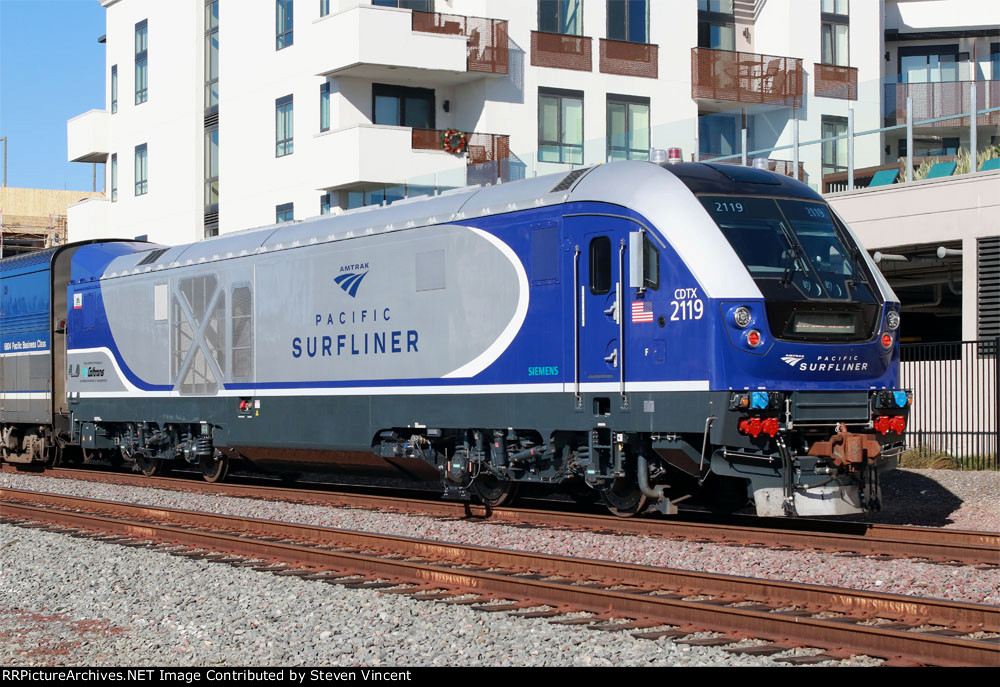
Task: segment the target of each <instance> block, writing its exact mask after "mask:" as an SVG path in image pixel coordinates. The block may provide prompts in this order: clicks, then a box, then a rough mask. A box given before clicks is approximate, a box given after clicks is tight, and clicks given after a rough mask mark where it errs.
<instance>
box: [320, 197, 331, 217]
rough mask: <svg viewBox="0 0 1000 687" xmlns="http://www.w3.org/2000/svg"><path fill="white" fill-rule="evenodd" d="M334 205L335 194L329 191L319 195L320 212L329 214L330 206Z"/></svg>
mask: <svg viewBox="0 0 1000 687" xmlns="http://www.w3.org/2000/svg"><path fill="white" fill-rule="evenodd" d="M332 205H333V194H331V193H329V192H327V193H324V194H323V195H321V196H320V197H319V214H321V215H329V214H330V207H331V206H332Z"/></svg>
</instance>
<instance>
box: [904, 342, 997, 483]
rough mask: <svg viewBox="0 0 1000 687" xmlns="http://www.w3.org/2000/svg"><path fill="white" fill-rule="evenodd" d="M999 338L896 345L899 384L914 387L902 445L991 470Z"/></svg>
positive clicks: (994, 449) (994, 461)
mask: <svg viewBox="0 0 1000 687" xmlns="http://www.w3.org/2000/svg"><path fill="white" fill-rule="evenodd" d="M998 350H1000V338H996V339H981V340H979V341H955V342H950V343H930V344H903V345H901V346H900V357H901V364H900V386H902V387H903V388H905V389H912V390H913V396H914V399H913V409H912V410H911V412H910V421H909V426H908V427H907V448H908V449H921V450H926V451H931V452H934V453H939V452H940V453H946V454H949V455H950V456H952V457H953V458H954V459H955V460H956V461H957V462H958V464H959V465H961V467H963V468H967V469H972V470H996V469H998V468H1000V464H998V461H997V446H998V443H1000V440H998V428H1000V421H998V417H997V416H998V413H1000V399H998V394H1000V367H998V366H997V352H998Z"/></svg>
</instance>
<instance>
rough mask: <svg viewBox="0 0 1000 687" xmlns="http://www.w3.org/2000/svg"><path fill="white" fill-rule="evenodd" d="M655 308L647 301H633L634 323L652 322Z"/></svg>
mask: <svg viewBox="0 0 1000 687" xmlns="http://www.w3.org/2000/svg"><path fill="white" fill-rule="evenodd" d="M652 321H653V306H652V305H651V304H650V303H647V302H646V301H632V322H633V323H635V322H652Z"/></svg>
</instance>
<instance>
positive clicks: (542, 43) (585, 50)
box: [531, 31, 593, 72]
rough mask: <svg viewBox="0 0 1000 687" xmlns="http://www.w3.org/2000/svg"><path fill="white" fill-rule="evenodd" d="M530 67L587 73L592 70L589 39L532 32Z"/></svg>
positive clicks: (586, 37)
mask: <svg viewBox="0 0 1000 687" xmlns="http://www.w3.org/2000/svg"><path fill="white" fill-rule="evenodd" d="M531 65H532V66H533V67H554V68H556V69H573V70H575V71H579V72H589V71H591V70H592V69H593V59H592V56H591V48H590V38H589V37H588V36H569V35H566V34H562V33H542V32H541V31H532V32H531Z"/></svg>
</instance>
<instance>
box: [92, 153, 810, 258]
mask: <svg viewBox="0 0 1000 687" xmlns="http://www.w3.org/2000/svg"><path fill="white" fill-rule="evenodd" d="M718 167H722V166H721V165H709V164H702V163H685V164H680V165H672V166H669V167H664V169H666V170H667V171H669V172H670V173H672V174H673V175H675V176H676V177H677V178H679V179H680V180H681V181H683V182H684V184H685V185H687V187H688V188H689V189H690V190H691V192H693V193H700V192H715V191H716V189H717V188H722V187H725V189H726V190H725V191H724V192H725V193H747V194H762V193H763V194H767V195H771V194H776V195H786V196H787V195H795V196H803V195H808V197H810V198H819V196H818V195H816V194H815V193H814V192H813V191H811V190H810V189H809V188H808V187H807V186H805V185H804V184H799V183H798V182H796V181H793V180H791V179H788V178H787V177H782V176H780V175H777V174H771V173H769V172H762V171H760V170H752V169H748V168H745V167H739V168H736V169H739V170H742V171H744V172H752V173H754V174H753V175H751V176H752V178H751V180H750V181H734V180H732V179H730V178H728V177H727V176H725V175H724V174H723V173H721V172H719V171H718V170H717V169H716V168H718ZM663 174H664V172H663V170H662V169H661V168H660V166H658V165H654V164H652V163H649V162H640V161H628V162H615V163H609V164H606V165H597V166H594V167H585V168H581V169H577V170H573V171H571V172H569V173H565V172H560V173H557V174H549V175H545V176H539V177H534V178H531V179H524V180H521V181H516V182H509V183H505V184H496V185H492V186H484V187H467V188H459V189H454V190H450V191H445V192H443V193H440V194H438V195H434V196H419V197H414V198H407V199H404V200H400V201H396V202H395V203H392V204H391V205H388V206H366V207H361V208H356V209H353V210H348V211H345V212H342V213H340V214H337V215H322V216H320V217H315V218H311V219H307V220H302V221H296V222H284V223H281V224H272V225H269V226H265V227H259V228H255V229H248V230H243V231H238V232H232V233H227V234H223V235H221V236H218V237H213V238H210V239H205V240H202V241H199V242H197V243H191V244H184V245H180V246H173V247H163V246H160V247H157V248H154V249H152V250H148V251H143V252H140V253H133V254H129V255H123V256H120V257H117V258H115V259H114V260H113V261H112V262H111V263H110V264H109V265H108V267H107V269H106V270H105V272H104V277H105V278H109V277H122V276H126V275H129V274H141V273H143V272H150V271H158V270H163V269H170V268H176V267H185V266H189V265H196V264H203V263H210V262H215V261H218V260H226V259H230V258H236V257H241V256H247V255H254V254H262V253H268V252H273V251H279V250H286V249H290V248H297V247H300V246H306V245H311V244H318V243H328V242H331V241H342V240H347V239H352V238H359V237H362V236H368V235H373V234H382V233H388V232H393V231H401V230H406V229H415V228H418V227H425V226H430V225H435V224H448V223H453V222H458V221H462V220H471V219H476V218H480V217H485V216H490V215H498V214H503V213H507V212H513V211H517V210H526V209H530V208H538V207H544V206H549V205H555V204H559V203H566V202H571V201H603V202H609V203H615V204H618V205H622V206H625V207H633V208H635V207H636V204H637V203H638V202H639V199H638V198H637V194H636V181H637V180H640V179H641V180H644V181H652V182H654V183H655V182H656V180H658V179H659V180H661V181H662V180H663V179H664V177H663ZM768 177H774V178H775V179H776V180H777V183H761V182H760V181H759V179H760V178H768ZM583 180H586V181H587V183H585V184H581V182H582V181H583ZM677 188H678V187H674V186H673V185H668V187H667V188H661V189H660V191H661V192H660V193H657V194H656V195H657V196H658V198H657V201H659V202H662V200H663V198H664V197H669V198H670V200H671V201H673V200H675V199H677V200H679V198H677V195H678V194H677ZM682 195H688V194H682ZM647 197H648V196H647ZM688 199H691V200H693V198H691V196H688Z"/></svg>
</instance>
